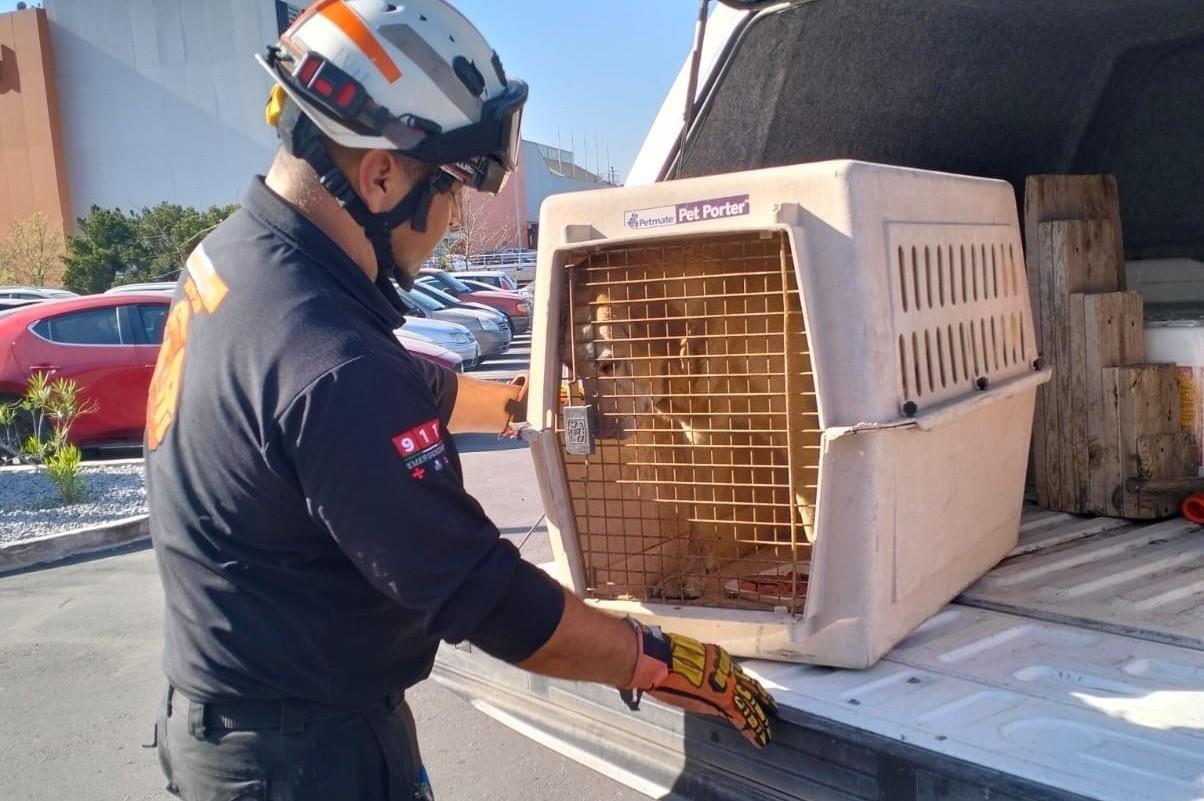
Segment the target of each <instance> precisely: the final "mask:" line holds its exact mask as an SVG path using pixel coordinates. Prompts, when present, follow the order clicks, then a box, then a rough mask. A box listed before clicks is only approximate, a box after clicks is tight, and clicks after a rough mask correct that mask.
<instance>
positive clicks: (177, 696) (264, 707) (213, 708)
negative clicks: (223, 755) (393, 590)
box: [167, 685, 405, 739]
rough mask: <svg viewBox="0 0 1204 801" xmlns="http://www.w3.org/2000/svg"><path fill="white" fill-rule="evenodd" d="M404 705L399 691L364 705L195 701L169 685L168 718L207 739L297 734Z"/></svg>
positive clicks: (311, 702)
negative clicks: (213, 733) (224, 734)
mask: <svg viewBox="0 0 1204 801" xmlns="http://www.w3.org/2000/svg"><path fill="white" fill-rule="evenodd" d="M403 703H405V693H404V692H401V691H398V692H395V693H391V694H390V695H387V696H385V697H383V698H377V699H375V700H372V701H367V702H364V703H362V704H354V705H341V704H319V703H315V702H313V701H302V700H299V699H284V700H280V701H213V702H209V701H194V700H192V699H191V698H188V697H186V696H185V695H184V694H183V693H181V692H180V691H179V690H177V689H176V688H175V687H171V686H170V685H169V686H168V688H167V716H168V717H183V718H185V719H186V720H187V721H188V733H189V734H191V735H192V736H193V737H196V738H197V739H204V738H205V736H206V734H207V733H208V732H209V731H210V730H214V729H220V730H225V731H253V730H264V729H279V730H280V731H281V733H283V734H296V733H297V732H300V731H302V730H303V729H304V728H305V726H306V724H309V723H319V722H322V721H328V720H336V719H338V718H343V717H348V716H350V715H355V714H357V713H360V712H366V711H368V710H372V709H379V708H381V707H387V708H389V709H393V708H394V707H397V706H399V705H400V704H403Z"/></svg>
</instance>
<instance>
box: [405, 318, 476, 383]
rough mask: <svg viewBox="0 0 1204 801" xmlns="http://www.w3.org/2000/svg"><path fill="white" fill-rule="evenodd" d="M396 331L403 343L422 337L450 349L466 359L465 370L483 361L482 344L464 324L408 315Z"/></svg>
mask: <svg viewBox="0 0 1204 801" xmlns="http://www.w3.org/2000/svg"><path fill="white" fill-rule="evenodd" d="M394 333H395V334H396V335H397V337H398V339H400V340H401V341H402V344H405V342H406V339H407V338H409V339H421V340H423V341H425V342H429V343H431V344H432V345H438V346H439V347H441V348H446V349H447V350H450V351H451V352H452V353H454V354H456V355H457V356H459V357H460V358H461V359H463V360H464V369H465V370H471V369H472V368H474V367H476V366H477V365H478V364H480V362H481V346H480V345H479V344H477V339H476V337H474V336H473V335H472V332H471V331H469V330H468V329H467V328H465V327H464V326H462V325H456V324H455V323H445V322H443V321H442V320H427V319H424V318H421V317H408V318H406V321H405V322H404V323H402V326H401V328H398V329H397V331H395V332H394Z"/></svg>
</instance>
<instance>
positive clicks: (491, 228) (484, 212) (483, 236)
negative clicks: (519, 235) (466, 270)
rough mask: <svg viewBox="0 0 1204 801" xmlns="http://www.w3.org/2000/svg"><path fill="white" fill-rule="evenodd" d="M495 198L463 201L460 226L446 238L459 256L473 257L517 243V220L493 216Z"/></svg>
mask: <svg viewBox="0 0 1204 801" xmlns="http://www.w3.org/2000/svg"><path fill="white" fill-rule="evenodd" d="M492 202H494V199H493V198H488V197H483V196H479V197H470V198H465V199H464V200H463V201H462V202H461V204H460V227H459V228H458V229H457V230H456V231H453V232H452V233H449V234H448V235H447V236H446V237H445V238H444V243H445V246H446V248H447V251H448V252H449V253H450V254H452V255H456V256H463V257H464V258H465V259H471V258H472V257H473V256H476V255H478V254H481V253H490V252H492V251H495V250H500V249H502V248H503V247H507V246H513V245H515V244H517V243H515V241H514V223H513V222H510V221H505V222H498V221H497V220H495V219H491V217H490V214H489V210H490V209H489V206H490V203H492Z"/></svg>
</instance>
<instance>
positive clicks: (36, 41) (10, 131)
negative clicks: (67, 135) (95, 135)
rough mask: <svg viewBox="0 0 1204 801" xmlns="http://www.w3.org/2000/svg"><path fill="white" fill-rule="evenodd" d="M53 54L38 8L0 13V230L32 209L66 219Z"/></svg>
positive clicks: (51, 218) (66, 188)
mask: <svg viewBox="0 0 1204 801" xmlns="http://www.w3.org/2000/svg"><path fill="white" fill-rule="evenodd" d="M53 59H54V56H53V48H52V47H51V41H50V31H49V26H48V25H47V21H46V15H45V14H44V13H43V12H42V11H40V10H37V9H29V10H26V11H14V12H12V13H9V14H0V236H4V234H5V233H6V232H7V231H8V228H9V225H10V223H12V222H13V221H15V220H22V219H25V218H28V217H30V216H32V215H33V214H34V213H35V212H38V211H40V212H42V213H43V214H45V215H46V217H47V219H48V220H49V221H50V223H51V224H52V225H54V226H56V227H62V226H63V224H64V222H67V223H70V221H71V206H70V192H69V184H68V177H67V171H66V169H65V168H64V162H63V140H62V138H61V136H60V134H59V131H60V127H59V114H58V103H57V94H58V93H57V91H56V88H55V72H54V60H53Z"/></svg>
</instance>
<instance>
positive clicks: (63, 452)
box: [44, 445, 84, 506]
mask: <svg viewBox="0 0 1204 801" xmlns="http://www.w3.org/2000/svg"><path fill="white" fill-rule="evenodd" d="M81 459H82V457H81V454H80V452H79V448H77V447H75V446H74V445H64V446H62V447H61V448H59V449H58V451H57V452H55V453H54V454H53V455H51V456H50V457H48V458H47V459H46V461H45V463H44V464H45V466H46V472H47V473H48V474H49V475H50V480H51V481H53V482H54V486H55V487H56V488H58V491H59V495H61V496H62V498H63V503H64V504H66V505H67V506H70V505H71V504H73V503H78V502H79V500H80V499H81V498H83V495H84V481H83V478H82V477H81V476H80V474H79V466H80V461H81Z"/></svg>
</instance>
